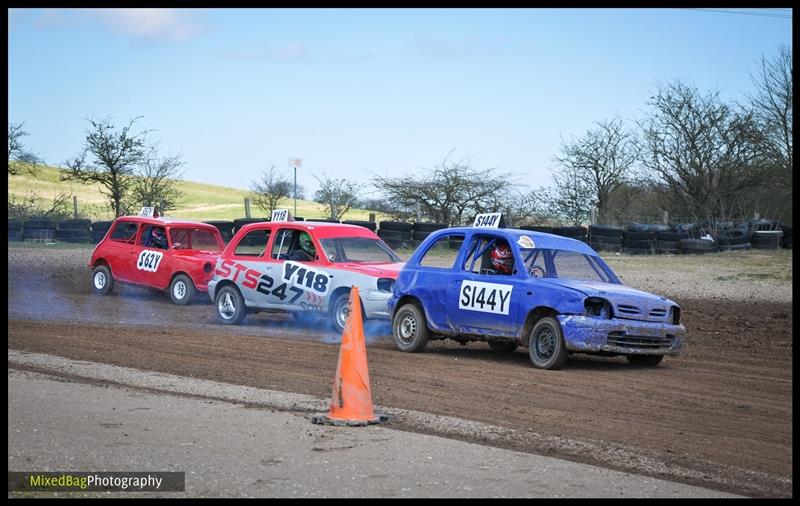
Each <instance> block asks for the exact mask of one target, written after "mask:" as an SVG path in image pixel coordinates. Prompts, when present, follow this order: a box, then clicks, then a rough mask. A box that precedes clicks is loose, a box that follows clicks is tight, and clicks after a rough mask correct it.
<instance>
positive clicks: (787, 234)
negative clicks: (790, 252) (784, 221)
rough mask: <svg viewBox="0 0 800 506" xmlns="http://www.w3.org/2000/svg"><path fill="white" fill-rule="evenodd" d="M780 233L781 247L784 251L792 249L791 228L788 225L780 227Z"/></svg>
mask: <svg viewBox="0 0 800 506" xmlns="http://www.w3.org/2000/svg"><path fill="white" fill-rule="evenodd" d="M781 231H782V232H783V247H784V248H786V249H792V227H790V226H788V225H782V226H781Z"/></svg>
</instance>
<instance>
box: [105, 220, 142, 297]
mask: <svg viewBox="0 0 800 506" xmlns="http://www.w3.org/2000/svg"><path fill="white" fill-rule="evenodd" d="M113 227H114V228H113V229H112V230H111V232H110V233H109V235H108V239H107V240H106V241H104V242H103V249H104V251H105V256H106V258H107V259H108V263H109V265H110V266H111V273H112V275H113V276H114V279H117V280H120V281H127V282H134V283H135V282H136V281H135V280H136V279H137V278H138V275H137V270H136V261H137V258H136V240H137V238H138V235H139V222H137V221H134V220H129V219H128V220H126V219H118V220H116V221H115V222H114V224H113Z"/></svg>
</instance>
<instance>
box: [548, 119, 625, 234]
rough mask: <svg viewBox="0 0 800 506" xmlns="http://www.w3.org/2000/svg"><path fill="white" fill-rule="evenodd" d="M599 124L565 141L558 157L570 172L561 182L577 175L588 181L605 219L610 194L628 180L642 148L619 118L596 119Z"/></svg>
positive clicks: (598, 210) (558, 160)
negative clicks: (574, 138) (570, 140)
mask: <svg viewBox="0 0 800 506" xmlns="http://www.w3.org/2000/svg"><path fill="white" fill-rule="evenodd" d="M596 126H597V127H596V128H593V129H590V130H588V131H587V132H586V134H585V135H584V136H583V137H581V138H579V139H577V140H573V141H572V142H568V143H565V142H562V145H561V154H560V155H557V156H556V157H555V159H556V161H557V162H558V163H559V164H560V165H561V166H562V167H563V168H564V169H566V171H567V173H568V174H569V175H570V176H568V177H562V178H561V179H562V181H570V179H571V177H572V176H573V175H574V176H576V177H580V178H582V179H584V180H585V181H586V182H587V183H588V184H589V187H590V188H591V189H592V192H593V193H594V200H595V202H597V212H598V213H597V214H598V218H599V220H600V221H601V222H604V221H605V220H606V219H607V214H608V207H609V204H610V202H609V200H610V198H611V195H612V194H613V193H614V191H615V190H616V189H617V188H619V187H620V186H621V185H623V184H624V183H626V182H627V181H628V180H629V175H630V173H631V171H632V169H633V166H634V164H635V163H636V161H637V158H638V156H639V147H638V144H637V143H636V141H635V138H634V135H633V133H631V132H630V131H629V130H626V129H625V128H624V126H623V123H622V119H620V118H618V117H617V118H613V119H611V120H603V121H600V122H597V123H596Z"/></svg>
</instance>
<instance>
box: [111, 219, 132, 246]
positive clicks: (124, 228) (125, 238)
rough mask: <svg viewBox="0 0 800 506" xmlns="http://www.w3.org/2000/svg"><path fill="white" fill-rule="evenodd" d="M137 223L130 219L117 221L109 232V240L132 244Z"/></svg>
mask: <svg viewBox="0 0 800 506" xmlns="http://www.w3.org/2000/svg"><path fill="white" fill-rule="evenodd" d="M138 229H139V224H138V223H135V222H132V221H118V222H117V224H116V225H115V226H114V230H113V231H112V232H111V240H112V241H117V242H127V243H130V244H133V241H134V239H135V238H136V231H137V230H138Z"/></svg>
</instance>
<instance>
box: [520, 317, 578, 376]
mask: <svg viewBox="0 0 800 506" xmlns="http://www.w3.org/2000/svg"><path fill="white" fill-rule="evenodd" d="M528 354H529V355H530V357H531V362H532V363H533V366H534V367H536V368H537V369H560V368H561V367H563V366H564V364H565V363H566V361H567V356H568V355H569V354H568V353H567V345H566V344H565V343H564V334H563V333H562V332H561V325H560V324H559V323H558V320H556V319H555V318H553V317H551V316H548V317H545V318H542V319H541V320H539V321H538V322H536V325H534V326H533V330H531V334H530V336H529V338H528Z"/></svg>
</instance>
